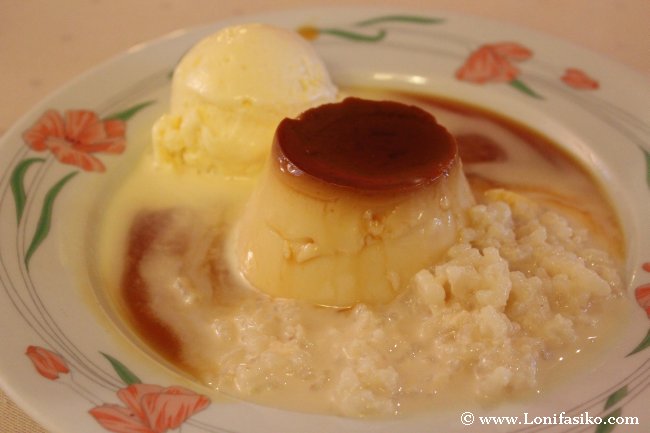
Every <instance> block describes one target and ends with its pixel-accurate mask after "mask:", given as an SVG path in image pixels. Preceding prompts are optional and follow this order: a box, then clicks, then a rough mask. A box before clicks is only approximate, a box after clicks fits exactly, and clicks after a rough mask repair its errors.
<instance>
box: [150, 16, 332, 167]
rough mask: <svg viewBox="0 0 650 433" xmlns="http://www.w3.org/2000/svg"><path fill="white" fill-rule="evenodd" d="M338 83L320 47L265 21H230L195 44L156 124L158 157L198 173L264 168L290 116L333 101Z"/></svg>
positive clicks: (179, 67)
mask: <svg viewBox="0 0 650 433" xmlns="http://www.w3.org/2000/svg"><path fill="white" fill-rule="evenodd" d="M336 96H337V89H336V87H335V86H334V85H333V84H332V81H331V80H330V77H329V74H328V71H327V69H326V68H325V65H324V64H323V62H322V61H321V59H320V58H319V57H318V55H317V54H316V52H315V50H314V48H313V47H312V46H311V45H310V44H309V43H308V42H307V41H305V40H304V39H303V38H301V37H300V36H299V35H298V34H296V33H295V32H293V31H290V30H285V29H281V28H276V27H272V26H268V25H264V24H248V25H241V26H234V27H228V28H225V29H223V30H221V31H219V32H217V33H215V34H213V35H211V36H208V37H206V38H205V39H203V40H202V41H200V42H199V43H198V44H196V45H195V46H194V47H193V48H192V49H191V50H190V51H189V52H188V53H187V54H186V55H185V56H184V57H183V59H182V60H181V62H180V63H179V65H178V66H177V68H176V70H175V71H174V78H173V82H172V95H171V107H170V112H169V113H168V114H166V115H164V116H162V117H161V118H160V119H159V120H158V122H157V123H156V124H155V126H154V129H153V145H154V157H155V160H156V162H157V163H159V164H166V165H171V166H173V167H174V168H175V169H179V170H185V169H190V170H193V171H196V172H199V173H203V172H216V173H223V174H227V175H241V174H250V173H255V172H257V171H258V170H259V169H260V168H261V166H262V165H263V163H264V160H265V159H266V158H267V156H268V153H269V150H270V147H271V143H272V141H273V134H274V131H275V128H276V127H277V125H278V123H279V122H280V121H281V120H282V119H283V118H285V117H294V116H296V115H298V114H299V113H301V112H303V111H305V110H307V109H308V108H311V107H314V106H317V105H320V104H323V103H326V102H332V101H334V100H335V99H336Z"/></svg>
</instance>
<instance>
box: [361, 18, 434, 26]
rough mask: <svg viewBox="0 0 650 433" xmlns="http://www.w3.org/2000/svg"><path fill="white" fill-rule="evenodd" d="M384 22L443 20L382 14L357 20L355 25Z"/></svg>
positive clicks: (421, 22)
mask: <svg viewBox="0 0 650 433" xmlns="http://www.w3.org/2000/svg"><path fill="white" fill-rule="evenodd" d="M386 22H402V23H411V24H439V23H443V22H445V20H444V19H442V18H432V17H423V16H419V15H384V16H381V17H376V18H371V19H369V20H364V21H359V22H358V23H356V24H355V25H356V26H359V27H364V26H371V25H374V24H379V23H386Z"/></svg>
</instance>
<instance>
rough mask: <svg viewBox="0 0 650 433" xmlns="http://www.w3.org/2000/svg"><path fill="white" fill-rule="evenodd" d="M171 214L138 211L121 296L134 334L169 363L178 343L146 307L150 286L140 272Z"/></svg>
mask: <svg viewBox="0 0 650 433" xmlns="http://www.w3.org/2000/svg"><path fill="white" fill-rule="evenodd" d="M170 218H171V214H170V213H169V212H167V211H157V212H142V213H140V214H139V215H138V216H137V217H136V218H135V220H134V221H133V225H132V226H131V230H130V232H129V237H128V244H127V245H128V247H127V254H126V260H125V264H124V271H123V274H122V284H121V288H122V297H123V299H124V303H125V304H126V306H127V311H128V312H129V319H130V321H131V323H132V324H133V326H134V327H135V328H136V330H137V332H138V333H139V334H140V335H141V336H143V337H144V339H145V341H147V343H148V344H149V345H151V346H152V347H153V349H155V350H156V351H157V352H158V353H160V354H161V355H163V356H164V357H166V358H167V359H169V360H170V361H173V362H177V363H178V362H180V351H181V343H180V341H179V340H178V338H177V337H176V336H175V335H174V333H173V332H172V331H171V329H170V327H169V326H168V325H167V324H165V323H163V322H162V321H161V320H160V319H159V318H158V316H157V315H156V314H155V313H154V311H153V310H152V309H151V306H150V297H151V294H150V291H151V290H152V288H151V287H149V285H148V284H147V282H146V281H145V279H144V278H143V276H142V274H141V272H140V265H141V262H142V260H143V258H144V257H145V256H146V255H147V253H148V252H149V251H150V250H151V248H152V247H153V246H154V244H155V242H156V239H157V238H158V237H159V236H160V235H161V234H162V233H164V232H165V230H166V228H167V227H168V226H169V223H170Z"/></svg>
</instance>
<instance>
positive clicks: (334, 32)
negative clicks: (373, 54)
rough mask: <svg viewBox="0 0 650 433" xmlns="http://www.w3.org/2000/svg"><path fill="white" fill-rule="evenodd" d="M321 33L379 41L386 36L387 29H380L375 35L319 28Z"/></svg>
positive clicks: (353, 39)
mask: <svg viewBox="0 0 650 433" xmlns="http://www.w3.org/2000/svg"><path fill="white" fill-rule="evenodd" d="M318 30H319V31H320V32H321V33H326V34H328V35H332V36H336V37H339V38H344V39H349V40H352V41H357V42H379V41H381V40H382V39H384V37H386V31H385V30H379V31H377V33H375V34H374V35H365V34H363V33H356V32H350V31H347V30H340V29H318Z"/></svg>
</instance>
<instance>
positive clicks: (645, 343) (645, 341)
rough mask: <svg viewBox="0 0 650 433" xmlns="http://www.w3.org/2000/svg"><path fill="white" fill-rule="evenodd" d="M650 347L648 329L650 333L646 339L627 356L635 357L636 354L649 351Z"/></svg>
mask: <svg viewBox="0 0 650 433" xmlns="http://www.w3.org/2000/svg"><path fill="white" fill-rule="evenodd" d="M649 346H650V329H648V333H647V334H646V335H645V338H644V339H643V341H641V343H639V345H638V346H636V347H635V348H634V350H633V351H631V352H630V353H628V354H627V356H630V355H634V354H635V353H639V352H641V351H642V350H643V349H647V348H648V347H649Z"/></svg>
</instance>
